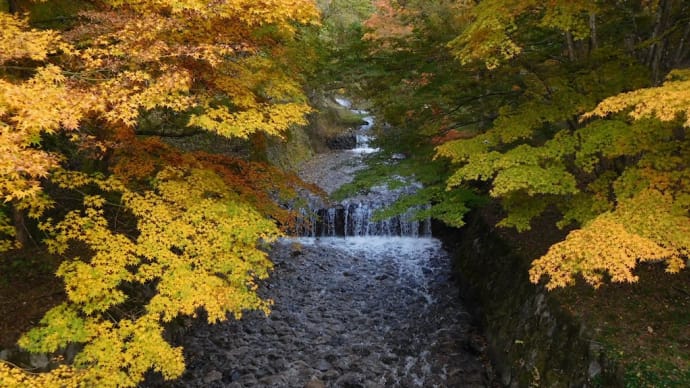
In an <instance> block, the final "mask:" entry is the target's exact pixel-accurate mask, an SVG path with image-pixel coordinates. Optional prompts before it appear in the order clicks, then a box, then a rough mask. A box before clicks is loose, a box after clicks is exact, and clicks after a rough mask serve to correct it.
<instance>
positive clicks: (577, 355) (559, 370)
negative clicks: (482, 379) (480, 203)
mask: <svg viewBox="0 0 690 388" xmlns="http://www.w3.org/2000/svg"><path fill="white" fill-rule="evenodd" d="M434 234H435V235H437V237H439V238H441V239H442V240H443V241H444V244H445V245H446V247H447V249H448V250H449V251H450V252H451V253H452V254H453V256H454V264H455V268H456V273H457V276H458V277H459V280H460V284H461V297H462V298H463V299H464V301H465V303H466V304H467V306H468V307H469V308H470V309H471V310H472V311H473V312H474V313H475V316H476V317H477V319H478V320H479V321H480V322H479V324H480V326H481V327H482V328H483V331H484V334H485V335H486V338H487V341H488V346H489V354H490V357H491V359H492V361H493V363H494V367H495V369H496V370H495V372H496V375H497V376H498V377H499V380H500V381H501V383H502V384H503V385H504V386H509V387H530V386H538V387H591V386H607V387H611V386H614V387H615V386H622V383H620V379H618V378H617V377H616V374H615V373H613V372H611V371H615V369H616V367H615V365H611V362H610V361H608V360H606V359H605V357H604V355H603V351H602V348H601V346H600V345H599V344H597V343H596V342H593V341H591V340H589V339H588V335H587V328H586V326H585V325H584V324H583V323H581V322H578V320H577V319H576V318H575V317H573V316H571V315H570V314H569V313H567V312H566V311H564V310H563V309H562V308H561V307H560V306H559V303H558V301H557V298H556V297H555V296H554V295H553V294H550V293H548V292H547V291H546V290H545V289H544V288H543V287H542V286H536V285H534V284H531V283H530V282H529V279H528V268H529V260H527V259H525V258H523V257H520V256H519V255H517V254H515V253H514V250H513V249H512V248H511V247H510V244H509V243H507V242H506V241H505V240H504V239H502V238H501V237H499V236H498V235H497V233H495V231H492V230H491V228H490V227H489V226H487V223H486V222H485V221H484V220H483V218H482V216H481V215H480V214H478V213H477V212H474V213H471V214H469V215H468V217H467V225H466V226H465V227H463V228H462V229H452V228H448V227H445V226H441V225H435V226H434Z"/></svg>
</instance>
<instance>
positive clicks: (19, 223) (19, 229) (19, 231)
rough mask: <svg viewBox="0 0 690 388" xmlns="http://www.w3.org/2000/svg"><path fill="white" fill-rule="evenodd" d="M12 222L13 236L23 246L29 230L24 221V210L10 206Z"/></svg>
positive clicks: (26, 240) (26, 242)
mask: <svg viewBox="0 0 690 388" xmlns="http://www.w3.org/2000/svg"><path fill="white" fill-rule="evenodd" d="M12 222H13V224H14V238H15V240H17V242H18V243H20V244H21V245H22V246H23V247H25V246H26V245H27V244H28V243H29V238H30V236H29V232H28V230H27V229H26V223H25V222H24V212H23V211H21V210H19V209H17V208H16V207H15V206H12Z"/></svg>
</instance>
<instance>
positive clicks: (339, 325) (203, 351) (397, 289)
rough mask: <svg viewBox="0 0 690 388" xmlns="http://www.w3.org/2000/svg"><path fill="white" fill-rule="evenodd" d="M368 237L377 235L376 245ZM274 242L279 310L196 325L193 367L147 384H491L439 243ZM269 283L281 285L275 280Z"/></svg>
mask: <svg viewBox="0 0 690 388" xmlns="http://www.w3.org/2000/svg"><path fill="white" fill-rule="evenodd" d="M367 241H368V242H367ZM299 244H300V252H301V253H300V254H299V255H297V256H295V255H293V254H292V252H293V249H294V248H293V247H294V241H286V242H281V243H278V244H276V245H275V247H274V248H273V252H272V253H271V257H272V259H273V260H274V262H275V263H276V266H275V270H274V273H273V274H272V276H271V278H270V279H269V280H268V281H267V282H265V283H264V284H263V285H262V286H261V289H260V293H261V295H262V296H263V297H265V298H270V299H273V300H274V301H275V304H274V307H273V312H272V314H271V315H269V316H268V317H266V316H264V315H263V314H262V313H259V312H248V313H247V314H245V316H244V318H243V319H242V320H240V321H235V320H233V319H230V320H229V321H227V322H223V323H219V324H216V325H207V324H204V323H203V322H197V323H196V324H195V325H194V326H193V328H192V329H191V330H190V332H188V333H187V334H186V335H185V336H184V337H183V340H182V344H181V345H182V346H184V349H185V359H186V361H187V364H188V369H187V371H186V373H185V374H184V375H183V377H182V378H181V379H179V380H177V381H173V382H163V381H162V380H160V378H156V377H155V376H151V378H149V379H148V381H147V386H149V387H154V386H166V387H169V386H172V387H309V388H318V387H433V386H437V387H460V386H462V387H484V386H488V385H490V378H489V376H487V373H486V371H485V369H484V363H485V362H486V355H485V354H484V347H483V343H482V338H481V336H479V335H478V334H477V330H476V329H475V328H474V327H473V326H472V325H471V317H470V316H469V314H467V312H466V311H465V310H464V308H463V306H462V304H461V302H460V299H459V297H458V291H457V288H456V286H455V285H454V284H453V282H452V281H450V280H449V279H450V264H449V259H448V257H447V256H446V255H445V254H444V252H443V251H442V249H441V248H440V243H439V242H438V241H436V240H432V239H404V238H393V239H391V238H388V239H384V238H378V239H373V240H372V239H369V240H367V239H343V238H334V239H327V238H324V239H300V241H299ZM268 285H270V287H268Z"/></svg>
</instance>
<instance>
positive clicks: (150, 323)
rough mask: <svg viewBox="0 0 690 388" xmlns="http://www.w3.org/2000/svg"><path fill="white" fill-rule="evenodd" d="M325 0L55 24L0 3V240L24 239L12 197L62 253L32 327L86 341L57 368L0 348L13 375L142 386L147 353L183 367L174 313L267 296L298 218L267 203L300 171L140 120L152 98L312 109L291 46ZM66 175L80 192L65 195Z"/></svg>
mask: <svg viewBox="0 0 690 388" xmlns="http://www.w3.org/2000/svg"><path fill="white" fill-rule="evenodd" d="M48 4H50V3H48ZM317 17H318V12H317V10H316V7H315V5H314V4H313V3H312V2H311V1H307V0H297V1H295V0H274V1H265V2H255V1H245V0H233V1H223V2H217V1H198V0H180V1H158V0H150V1H148V0H147V1H140V0H137V1H127V0H112V1H97V2H90V4H89V6H88V7H84V10H83V11H82V12H80V13H79V15H77V16H76V18H75V20H76V22H75V23H74V24H72V25H70V26H69V28H67V29H65V30H42V29H37V28H34V27H32V26H31V25H30V24H29V21H28V20H27V19H26V18H25V17H24V16H22V15H19V14H12V13H5V12H0V153H1V154H2V158H0V195H2V197H3V200H4V203H5V205H4V207H3V208H2V209H0V238H2V240H1V241H2V242H1V243H0V248H2V249H12V248H15V247H16V246H17V243H21V241H18V240H21V239H20V238H17V237H19V235H20V234H19V233H17V231H16V228H15V226H17V225H16V223H15V225H13V223H12V220H11V218H12V217H11V216H10V214H11V213H10V211H13V212H14V213H15V214H16V213H17V212H23V213H22V214H26V215H28V216H29V217H31V218H32V219H34V220H35V221H34V222H35V223H37V224H38V225H39V226H40V229H41V230H42V231H43V233H44V234H46V235H47V236H48V237H47V238H46V239H45V241H44V243H45V244H46V246H47V248H48V249H49V250H50V251H51V252H54V253H56V254H58V255H61V256H63V257H64V262H63V263H62V264H61V265H60V267H59V269H58V272H57V275H58V276H59V277H61V278H62V279H63V280H64V282H65V286H66V291H67V300H66V301H65V302H64V303H63V304H61V305H59V306H57V307H55V308H53V309H52V310H50V311H49V312H48V313H47V314H46V315H45V317H44V318H43V320H42V321H41V324H40V325H39V327H37V328H36V329H34V330H32V331H31V332H29V333H27V334H26V335H25V336H24V337H23V338H22V339H21V341H20V344H21V346H22V347H24V348H26V349H28V350H30V351H36V352H53V351H56V350H58V349H60V348H62V347H65V346H66V345H67V344H69V343H79V344H82V345H83V350H82V351H81V352H80V353H79V354H78V355H77V357H76V359H75V360H74V364H73V365H64V366H61V367H59V368H57V369H55V370H53V371H51V372H49V373H44V374H38V375H36V374H27V373H24V372H23V371H21V370H19V369H16V368H11V367H9V366H8V365H6V364H4V363H3V364H0V382H2V385H11V386H17V385H19V386H135V385H137V384H138V383H139V382H140V381H141V380H142V379H143V376H144V373H146V372H147V371H149V370H155V371H158V372H160V373H161V374H162V375H163V376H164V377H165V378H166V379H172V378H175V377H178V376H179V375H180V374H181V373H182V372H183V370H184V360H183V358H182V353H181V349H180V348H176V347H173V346H172V345H170V344H169V343H168V342H167V341H166V340H165V339H164V338H163V329H164V324H166V323H167V322H171V321H172V320H174V319H176V318H177V317H179V316H183V315H187V316H197V315H198V314H199V313H200V312H201V311H203V312H204V314H205V316H206V317H207V319H208V321H209V322H217V321H219V320H223V319H226V316H227V314H232V315H234V316H235V317H236V318H239V317H240V316H241V315H242V312H243V311H244V310H247V309H259V310H264V311H267V310H268V308H269V306H270V301H266V300H262V299H260V298H259V297H258V296H257V294H256V292H255V291H256V288H257V285H256V281H257V280H259V279H262V278H265V277H266V276H267V275H268V271H269V270H270V268H271V263H270V261H269V260H268V259H267V257H266V253H265V252H264V250H262V249H261V245H262V244H264V243H267V242H270V241H271V240H272V239H274V238H275V237H276V236H278V235H279V234H280V230H279V229H278V226H280V225H282V226H285V227H287V225H288V224H289V223H290V222H291V219H292V218H291V217H292V216H291V214H290V213H289V211H286V210H284V209H282V208H281V207H280V206H277V205H270V204H268V203H269V202H271V201H290V200H294V199H295V197H296V196H297V194H296V187H297V186H298V185H299V183H298V181H297V179H296V178H294V177H289V176H286V175H284V174H281V173H279V171H277V170H270V171H266V172H263V173H262V172H261V170H266V169H267V168H269V167H264V166H262V165H260V164H254V165H251V164H247V163H246V162H244V161H241V160H236V159H232V158H224V157H219V156H211V155H204V154H196V155H192V154H184V153H182V152H180V151H177V150H175V149H173V148H171V147H170V146H166V145H164V144H163V143H161V142H159V141H157V140H141V139H139V138H137V137H136V136H135V133H136V130H137V127H138V124H139V121H140V119H141V117H142V115H145V114H149V113H150V112H155V111H162V112H166V113H167V114H169V115H172V116H176V117H180V118H182V119H183V120H184V121H186V123H187V124H186V125H188V126H190V127H197V128H199V129H200V130H204V131H209V132H212V133H215V134H218V135H220V136H225V137H238V138H247V137H250V136H253V135H254V134H259V133H260V134H265V135H269V136H282V134H283V133H284V131H286V130H287V129H288V128H289V126H290V125H295V124H304V123H305V122H306V121H305V114H307V113H308V112H309V111H310V108H309V107H308V105H307V103H306V98H305V96H304V94H303V92H302V88H301V86H300V83H299V79H298V78H297V76H298V74H296V73H295V72H294V69H295V68H296V66H295V63H297V61H291V57H290V56H288V55H285V48H286V47H288V46H289V45H290V43H291V42H292V41H294V40H295V38H296V36H297V34H299V28H300V27H299V26H300V25H305V24H313V23H317ZM281 176H284V178H283V180H282V181H280V182H282V184H281V183H280V182H275V183H274V184H273V185H272V184H271V183H270V182H269V181H270V179H273V178H276V179H277V178H278V177H281ZM269 177H270V178H269ZM60 192H71V193H74V194H76V195H79V196H80V197H81V198H82V200H81V202H82V203H81V205H80V206H79V207H78V208H72V209H67V211H65V210H64V208H65V207H64V206H60V208H61V209H63V210H59V211H58V210H57V209H54V206H53V205H54V204H55V202H56V201H59V193H60ZM123 218H124V219H126V220H127V221H122V220H123ZM279 224H280V225H279ZM144 291H145V292H144Z"/></svg>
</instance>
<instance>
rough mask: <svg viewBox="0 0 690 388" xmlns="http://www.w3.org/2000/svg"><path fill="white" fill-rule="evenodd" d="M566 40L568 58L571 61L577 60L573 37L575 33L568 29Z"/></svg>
mask: <svg viewBox="0 0 690 388" xmlns="http://www.w3.org/2000/svg"><path fill="white" fill-rule="evenodd" d="M565 42H566V44H567V46H568V59H570V60H571V61H574V60H575V40H574V39H573V33H572V32H570V31H567V32H566V33H565Z"/></svg>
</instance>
